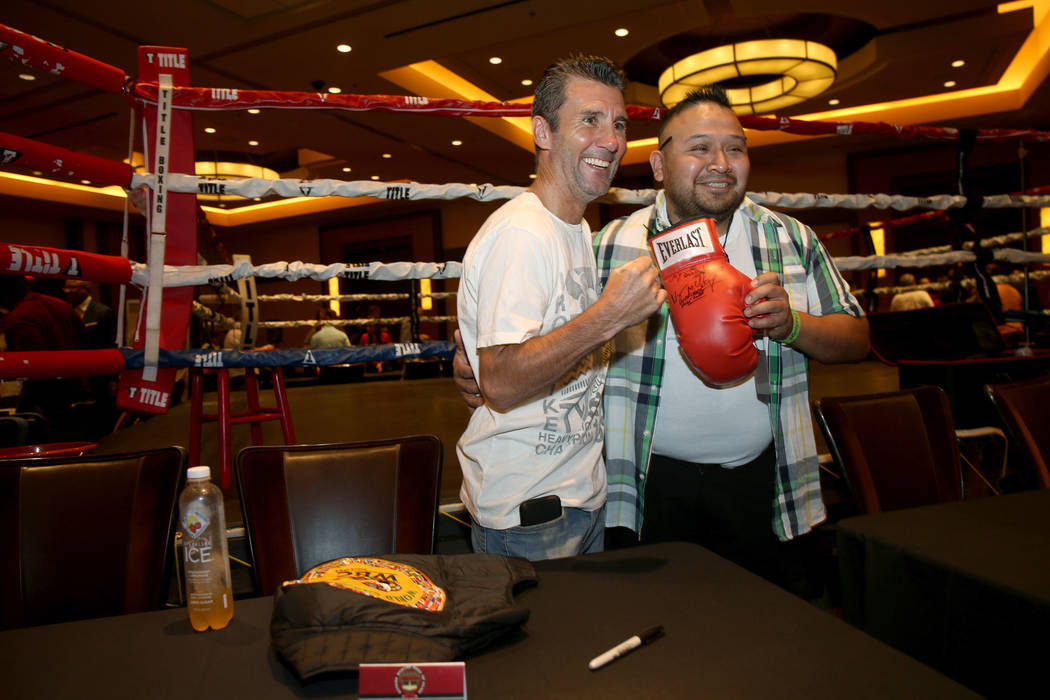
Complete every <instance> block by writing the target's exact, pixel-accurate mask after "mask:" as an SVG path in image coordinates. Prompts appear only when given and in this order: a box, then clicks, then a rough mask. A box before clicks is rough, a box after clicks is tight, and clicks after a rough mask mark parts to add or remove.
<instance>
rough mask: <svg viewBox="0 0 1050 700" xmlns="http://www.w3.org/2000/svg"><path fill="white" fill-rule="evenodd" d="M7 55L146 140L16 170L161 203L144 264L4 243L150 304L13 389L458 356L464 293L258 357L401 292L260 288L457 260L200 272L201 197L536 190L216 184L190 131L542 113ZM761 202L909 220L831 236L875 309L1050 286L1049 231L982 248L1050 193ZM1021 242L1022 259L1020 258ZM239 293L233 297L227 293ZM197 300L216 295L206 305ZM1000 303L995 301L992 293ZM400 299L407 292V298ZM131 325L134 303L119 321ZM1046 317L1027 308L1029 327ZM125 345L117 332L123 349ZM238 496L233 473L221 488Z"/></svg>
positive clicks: (38, 158) (50, 153)
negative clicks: (925, 298) (429, 308)
mask: <svg viewBox="0 0 1050 700" xmlns="http://www.w3.org/2000/svg"><path fill="white" fill-rule="evenodd" d="M0 56H3V57H5V58H7V59H9V60H12V61H16V62H17V63H19V64H22V65H26V66H29V67H33V68H36V69H38V70H42V71H47V72H50V73H53V74H56V75H61V76H63V77H65V78H68V79H70V80H75V81H79V82H82V83H84V84H87V85H90V86H93V87H96V88H99V89H102V90H104V91H106V92H110V93H113V94H117V95H121V96H122V97H123V99H124V100H125V101H126V102H127V103H128V105H129V106H130V108H131V110H132V111H133V112H134V114H135V116H136V118H137V119H133V120H132V125H133V127H132V135H131V137H129V160H128V162H127V163H124V162H117V161H112V160H108V159H105V158H99V157H95V156H90V155H86V154H82V153H77V152H74V151H71V150H68V149H62V148H58V147H55V146H52V145H49V144H46V143H43V142H40V141H36V140H32V139H27V138H23V137H20V136H17V135H13V134H6V133H0V148H2V151H3V166H4V168H30V169H33V170H38V171H40V172H41V173H43V174H44V175H45V176H52V177H56V178H74V179H85V180H90V181H91V182H92V183H94V184H95V185H98V186H107V185H117V186H119V187H121V188H123V189H124V190H125V192H126V193H127V194H128V199H130V197H131V195H132V194H133V193H136V192H140V191H145V192H146V193H147V199H146V201H147V205H146V207H145V208H146V211H145V214H146V220H147V232H148V233H147V239H148V240H147V241H146V244H147V246H146V250H147V259H146V260H144V261H133V260H131V259H129V257H128V255H127V250H128V244H127V243H128V242H127V229H128V226H127V221H128V217H129V207H128V206H125V225H124V228H125V236H124V243H123V245H122V250H121V255H119V256H113V255H102V254H98V253H91V252H86V251H77V250H63V249H57V248H49V247H43V246H34V245H24V244H20V243H0V270H2V271H3V272H4V273H5V274H25V275H34V276H40V277H53V278H80V279H85V280H91V281H95V282H101V283H110V284H117V285H121V301H122V302H123V300H124V289H125V288H127V287H129V286H130V287H131V288H134V289H137V290H139V292H140V293H141V295H142V303H141V309H142V312H141V313H139V314H138V317H137V319H136V320H135V329H134V333H133V334H132V338H133V341H132V342H131V343H130V344H129V345H128V346H126V347H118V348H114V349H106V350H81V351H37V352H4V353H0V379H42V378H55V377H71V376H91V375H102V374H119V376H120V385H119V390H118V396H117V405H118V407H119V408H121V409H123V410H125V411H130V412H140V413H144V414H159V413H164V412H165V411H166V410H167V409H168V407H169V406H170V404H171V398H172V397H171V392H172V386H173V383H174V378H175V372H176V371H177V370H178V369H180V368H191V369H198V370H205V369H207V370H229V369H244V368H249V369H252V368H280V367H322V366H331V365H342V364H348V363H361V362H391V361H395V360H416V359H428V358H443V359H448V358H450V357H451V356H452V354H453V352H454V349H455V346H454V343H452V342H451V341H449V340H420V339H419V337H418V323H419V321H420V320H421V319H420V318H419V317H418V316H417V314H416V311H415V309H416V306H417V304H416V303H415V302H416V301H417V300H418V299H421V298H423V297H426V296H429V297H431V298H433V299H443V298H450V297H453V296H454V293H432V294H426V293H424V292H422V291H420V290H419V289H418V287H413V291H412V292H411V294H409V295H407V298H410V299H411V300H412V301H413V303H412V307H413V312H412V315H411V316H410V317H408V318H407V319H406V318H405V317H393V318H359V319H341V320H334V321H331V322H330V323H331V325H336V326H349V325H357V326H360V325H365V324H369V323H379V324H393V323H400V322H404V321H406V320H407V321H409V322H410V324H411V327H412V338H411V339H410V341H409V342H399V343H387V344H382V345H369V346H363V347H361V346H358V347H349V348H340V349H312V350H311V349H284V350H252V351H247V350H249V349H250V348H251V346H252V345H253V344H254V338H255V333H256V331H257V330H258V329H259V328H288V327H295V326H304V325H314V324H315V323H316V320H314V319H308V320H295V319H288V320H271V321H261V320H260V317H259V307H260V305H261V304H264V303H267V302H271V301H302V302H310V303H313V302H328V301H339V300H343V301H351V300H353V301H361V300H383V299H385V298H389V297H390V296H391V295H367V294H366V295H338V294H327V295H326V294H319V295H312V294H297V295H268V296H267V295H263V296H260V295H257V294H256V292H255V286H254V280H255V279H283V280H288V281H295V280H303V279H309V280H314V281H318V282H325V281H327V280H331V279H336V278H343V279H354V280H372V281H405V280H409V281H413V283H414V284H415V283H417V282H418V281H419V280H430V279H433V280H451V279H457V278H458V277H459V275H460V271H461V266H460V263H459V262H456V261H444V262H394V263H381V262H374V263H371V264H368V265H357V264H344V263H337V264H329V265H323V264H318V263H310V262H304V261H292V262H287V261H278V262H265V263H262V264H254V263H253V262H252V261H251V260H250V259H248V258H247V257H245V256H242V257H240V258H238V259H235V260H234V261H233V262H232V263H231V264H220V265H207V264H199V263H200V260H199V258H198V252H197V251H198V245H199V241H198V240H197V237H198V228H197V203H196V197H197V195H198V194H217V193H218V194H227V195H235V196H240V197H247V198H260V197H268V196H277V197H368V198H373V199H377V200H388V201H418V200H424V199H445V200H448V199H456V198H467V199H471V200H474V201H478V202H493V201H499V200H506V199H510V198H512V197H514V196H516V195H517V194H519V193H520V192H522V191H523V190H524V189H525V188H523V187H517V186H497V185H489V184H482V185H473V184H457V183H446V184H422V183H416V182H389V183H387V182H372V181H339V180H330V179H323V180H301V179H286V178H278V179H273V180H267V179H260V178H245V179H236V180H232V179H218V178H214V177H206V176H197V175H191V174H189V173H192V172H193V170H194V167H193V136H192V119H193V114H194V112H196V111H214V110H247V109H274V110H282V109H286V110H299V109H313V110H347V111H386V112H402V113H410V114H416V115H418V116H419V118H425V117H426V116H428V115H442V116H475V117H477V116H481V117H508V116H528V115H529V113H530V110H531V106H530V105H529V104H521V103H508V102H468V101H463V100H453V99H432V98H427V97H415V96H389V95H348V94H337V95H333V94H321V93H305V92H279V91H270V90H243V89H233V88H222V87H198V86H191V85H189V80H188V70H189V65H190V57H189V55H188V52H187V50H186V49H183V48H177V47H157V46H143V47H140V48H139V52H138V66H137V68H138V78H136V79H132V78H130V77H129V76H128V75H127V74H126V72H125V71H124V70H123V69H121V68H118V67H115V66H111V65H107V64H104V63H101V62H99V61H96V60H94V59H92V58H90V57H89V56H86V55H84V54H80V53H76V52H74V51H70V50H67V49H64V48H62V47H59V46H56V45H54V44H52V43H50V42H47V41H44V40H42V39H38V38H36V37H33V36H30V35H28V34H25V33H23V32H20V31H18V30H16V29H13V28H11V27H6V26H4V25H0ZM663 111H664V110H662V109H661V108H655V107H645V106H637V105H631V106H628V108H627V113H628V117H629V118H630V119H634V120H658V119H660V118H661V116H662V114H663ZM136 121H140V122H141V124H142V127H141V137H142V140H143V151H144V153H145V154H146V167H147V171H146V172H135V171H134V169H133V168H132V167H131V165H129V163H130V162H131V158H130V156H131V151H132V150H133V149H132V144H133V141H134V139H133V137H134V133H135V128H134V124H135V123H136ZM740 121H741V123H742V124H743V126H744V127H745V128H747V129H757V130H779V131H785V132H788V133H792V134H801V135H823V136H829V137H832V138H848V137H850V136H856V135H870V134H875V135H892V136H895V137H898V138H908V139H925V140H928V141H935V142H951V143H959V142H961V141H966V142H968V147H969V148H972V147H973V146H974V145H977V144H981V143H984V142H992V141H1004V140H1008V141H1016V142H1018V143H1020V144H1024V143H1034V142H1048V141H1050V133H1048V132H1039V131H1032V130H1016V131H1015V130H1001V129H991V130H977V131H974V132H967V133H962V132H960V131H959V130H957V129H953V128H945V127H934V126H899V125H893V124H885V123H869V122H811V121H802V120H797V119H791V118H786V117H780V118H778V117H755V116H741V117H740ZM655 195H656V191H655V190H652V189H643V190H626V189H621V188H613V189H612V190H610V192H609V193H608V195H606V196H605V197H603V198H602V199H601V200H599V201H601V202H605V203H613V204H620V205H633V206H642V205H646V204H649V203H651V202H652V201H653V200H654V198H655ZM749 196H751V198H752V199H754V200H755V201H757V202H759V203H761V204H765V205H767V206H769V207H773V208H777V209H815V208H842V209H854V210H859V209H877V210H884V211H886V212H888V214H887V215H888V216H891V217H895V218H890V219H888V220H886V221H883V222H881V223H880V224H879V225H878V227H876V226H874V225H871V224H869V225H864V226H861V227H857V228H853V229H848V230H843V231H838V232H833V233H827V234H823V235H821V236H820V237H821V238H822V239H827V240H831V239H834V238H841V237H847V236H848V237H853V238H855V239H857V240H858V241H859V243H855V244H853V246H854V247H857V248H861V249H866V250H868V251H870V254H869V255H864V256H846V257H836V258H835V262H836V264H837V265H838V266H839V269H840V270H842V271H843V272H844V273H847V274H849V273H855V274H856V276H855V277H854V278H853V279H854V280H860V281H861V283H860V284H856V285H854V286H855V289H856V292H857V293H858V297H863V298H865V299H866V300H867V304H868V306H869V309H872V308H876V307H877V305H878V298H879V297H881V296H883V295H890V294H896V293H899V292H901V291H909V290H914V289H925V290H930V291H938V290H942V289H944V288H945V287H946V286H947V285H946V283H942V282H929V283H924V284H921V285H918V286H916V287H906V288H905V287H899V286H898V287H892V286H890V287H887V286H879V285H878V284H877V283H876V279H877V275H876V271H877V270H887V269H900V268H908V269H916V270H921V269H923V268H933V267H943V266H965V267H966V269H967V270H968V271H969V274H968V275H967V276H966V277H965V278H963V279H959V280H956V281H955V282H954V283H955V284H958V285H961V286H963V287H965V288H974V289H976V291H977V293H978V295H979V297H980V298H981V299H982V300H984V301H991V302H992V303H993V304H994V303H996V302H995V299H996V298H997V297H995V296H994V295H992V293H991V292H990V291H989V288H990V287H991V288H994V284H990V281H991V282H998V281H1007V282H1010V281H1016V280H1017V279H1023V280H1024V281H1026V282H1027V281H1028V280H1031V279H1042V278H1043V277H1045V276H1047V275H1048V274H1050V272H1047V271H1044V270H1036V271H1031V270H1029V266H1031V265H1038V264H1043V263H1050V255H1047V254H1043V253H1037V252H1032V251H1029V250H1027V248H1028V241H1030V240H1031V239H1033V238H1036V237H1039V236H1043V235H1047V234H1050V228H1035V229H1032V230H1024V231H1018V232H1016V233H1011V234H1008V235H1004V236H998V237H994V238H991V237H982V236H981V235H980V233H979V231H977V230H976V227H975V226H974V225H973V215H974V212H975V211H978V210H981V209H992V208H1010V209H1018V208H1036V207H1050V186H1041V187H1035V188H1030V189H1027V190H1026V191H1024V192H1016V193H1009V194H1000V195H993V196H984V197H975V196H973V195H972V194H968V193H965V192H960V193H955V194H944V195H937V196H931V197H907V196H899V195H886V194H822V193H816V194H807V193H795V194H790V193H776V192H752V193H749ZM913 210H924V211H922V213H919V214H911V215H907V216H903V215H901V216H898V213H899V212H910V211H913ZM930 223H934V224H937V225H946V226H950V227H951V228H952V230H953V231H954V232H955V235H954V236H953V243H952V244H949V245H944V246H937V247H931V248H925V249H917V250H910V251H904V252H899V253H886V252H884V251H881V250H879V246H878V245H877V244H876V242H875V239H874V237H873V232H874V231H875V230H876V228H880V229H886V228H894V229H897V230H906V229H908V228H909V227H921V226H924V225H929V224H930ZM1017 243H1020V247H1013V246H1014V245H1016V244H1017ZM992 261H998V262H1002V263H1008V264H1011V265H1023V266H1024V267H1025V270H1024V272H1023V273H1016V274H1014V275H1012V276H1007V277H999V278H996V279H991V277H990V276H989V275H987V274H985V272H984V268H985V267H986V266H987V264H988V263H989V262H992ZM233 284H236V286H237V290H236V291H234V290H233V289H232V288H231V287H230V286H229V285H233ZM197 288H207V289H206V291H205V292H204V293H202V294H196V293H195V290H196V289H197ZM989 295H992V296H989ZM393 296H397V298H399V299H404V298H406V295H400V296H398V295H393ZM231 300H232V301H233V302H234V303H236V304H238V305H239V306H240V309H241V315H240V318H239V319H235V318H232V317H229V316H225V315H223V314H222V313H220V312H218V311H216V310H215V309H214V308H211V307H212V306H214V304H215V302H216V301H219V302H223V303H225V302H230V301H231ZM118 311H119V313H120V315H121V324H123V322H124V319H123V313H124V304H123V303H122V304H121V305H120V309H119V310H118ZM191 314H197V315H198V316H200V317H201V318H204V319H207V321H208V323H210V324H213V325H214V326H215V327H218V328H238V329H240V330H242V335H243V338H244V339H245V343H244V345H245V347H244V348H243V350H245V351H240V350H218V349H199V350H185V349H182V348H183V346H184V341H185V338H186V334H187V328H188V324H189V319H190V315H191ZM1035 315H1037V314H1034V312H1030V311H1027V312H1026V313H1025V314H1024V315H1023V317H1024V320H1026V321H1028V320H1031V319H1032V318H1033V317H1034V316H1035ZM425 320H426V321H427V322H437V323H450V322H454V321H455V317H454V316H427V317H425ZM123 338H124V333H123V331H122V330H120V331H118V338H117V339H118V343H120V341H121V340H122V339H123ZM223 484H224V486H228V485H229V481H228V473H227V474H225V475H224V478H223Z"/></svg>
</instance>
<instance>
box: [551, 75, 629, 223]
mask: <svg viewBox="0 0 1050 700" xmlns="http://www.w3.org/2000/svg"><path fill="white" fill-rule="evenodd" d="M551 138H552V143H551V149H550V152H551V169H552V171H553V175H554V177H555V179H556V180H557V182H558V184H559V186H561V187H564V188H566V189H567V190H568V191H569V193H570V194H571V195H572V196H573V197H574V198H575V199H576V200H578V201H579V202H580V203H582V204H587V203H588V202H591V201H593V200H595V199H597V198H598V197H601V196H602V195H603V194H605V193H606V192H608V191H609V187H610V186H611V185H612V181H613V178H614V177H615V176H616V168H617V167H618V166H619V164H620V158H622V157H623V154H624V151H626V150H627V112H626V110H625V108H624V104H623V94H622V93H621V92H620V91H619V90H617V89H616V88H615V87H610V86H608V85H603V84H602V83H599V82H596V81H593V80H583V79H578V78H577V79H573V80H571V81H570V82H569V84H568V86H567V87H566V90H565V102H563V103H562V105H561V108H560V109H559V110H558V128H557V130H556V131H554V132H553V133H552V134H551Z"/></svg>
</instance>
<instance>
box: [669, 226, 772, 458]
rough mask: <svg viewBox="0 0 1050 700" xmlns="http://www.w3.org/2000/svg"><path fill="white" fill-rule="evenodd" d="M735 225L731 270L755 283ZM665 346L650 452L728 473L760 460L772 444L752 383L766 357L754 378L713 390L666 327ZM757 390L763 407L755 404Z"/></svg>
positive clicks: (728, 248) (725, 244)
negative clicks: (716, 466) (720, 467)
mask: <svg viewBox="0 0 1050 700" xmlns="http://www.w3.org/2000/svg"><path fill="white" fill-rule="evenodd" d="M739 219H740V212H739V211H738V212H737V213H736V214H735V215H734V216H733V221H732V223H731V224H730V227H729V234H728V236H727V240H725V241H722V248H723V249H724V250H725V252H726V254H727V255H728V256H729V264H730V265H732V266H733V267H735V268H736V269H737V270H740V272H742V273H744V274H745V275H747V276H748V277H749V278H751V279H754V277H755V274H756V272H755V261H754V258H753V257H752V254H751V242H750V241H749V240H748V237H747V231H746V229H745V227H744V225H743V223H742V222H740V220H739ZM664 343H665V346H664V374H663V382H662V383H661V385H660V406H659V408H658V409H657V411H656V425H655V426H654V428H653V452H654V453H655V454H659V455H663V456H665V457H671V458H673V459H681V460H684V461H687V462H701V463H705V464H721V465H724V466H726V467H736V466H740V465H741V464H746V463H748V462H750V461H751V460H752V459H754V458H755V457H758V456H759V455H760V454H762V451H763V450H764V449H766V447H767V446H768V445H769V443H770V441H771V440H772V439H773V429H772V427H771V425H770V421H769V405H768V389H767V388H766V386H765V385H766V384H768V381H767V380H765V379H762V380H761V381H759V380H758V379H756V374H759V375H762V376H764V372H765V366H764V356H763V357H760V358H759V363H758V369H757V370H756V372H755V373H753V374H752V375H751V376H750V377H748V378H747V379H746V380H744V381H742V382H741V383H739V384H735V385H733V386H729V387H723V388H716V387H712V386H708V385H707V384H704V382H703V380H701V379H700V377H699V376H698V375H697V374H696V372H694V371H693V368H692V367H691V366H690V365H689V364H688V363H687V362H686V360H685V358H683V357H682V353H681V351H680V350H679V346H678V337H677V336H676V335H675V330H674V324H673V323H671V322H670V321H668V323H667V331H666V333H665V335H664ZM765 343H768V340H766V339H762V340H761V341H759V342H758V347H759V350H760V351H761V350H764V345H765ZM760 384H761V385H763V386H762V387H761V388H762V390H763V394H765V395H766V402H763V401H762V400H761V399H760V398H759V395H758V391H759V386H760Z"/></svg>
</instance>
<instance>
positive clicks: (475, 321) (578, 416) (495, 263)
mask: <svg viewBox="0 0 1050 700" xmlns="http://www.w3.org/2000/svg"><path fill="white" fill-rule="evenodd" d="M597 290H598V275H597V270H596V267H595V263H594V253H593V251H592V248H591V234H590V229H589V227H588V226H587V223H586V222H585V221H584V222H582V223H580V224H575V225H573V224H568V223H566V222H564V221H562V220H560V219H559V218H558V217H556V216H554V215H553V214H552V213H550V212H549V211H547V209H546V208H544V206H543V204H542V203H541V202H540V200H539V198H538V197H537V196H536V195H534V194H533V193H531V192H525V193H524V194H521V195H519V196H517V197H515V198H514V199H512V200H511V201H509V202H507V203H506V204H504V205H503V206H502V207H500V208H499V209H497V210H496V211H495V212H494V213H493V214H492V216H490V217H489V218H488V220H487V221H486V222H485V224H484V225H483V226H482V227H481V230H480V231H478V233H477V235H476V236H474V239H473V240H472V241H471V243H470V246H469V247H468V248H467V252H466V254H465V255H464V256H463V272H462V275H461V277H460V284H459V296H458V314H459V329H460V333H461V334H462V335H463V344H464V346H465V347H466V351H467V356H468V357H469V358H470V363H471V367H473V368H474V371H475V373H476V374H477V379H478V382H479V383H480V384H481V386H482V387H484V386H485V376H484V374H483V373H482V372H481V371H480V365H479V363H478V353H477V349H478V348H479V347H482V348H483V347H489V346H493V345H509V344H516V343H523V342H525V341H526V340H528V339H529V338H533V337H535V336H540V335H545V334H547V333H549V332H551V331H552V330H554V329H555V328H558V327H559V326H561V325H563V324H564V323H566V322H567V321H569V320H570V319H573V318H575V317H576V316H578V315H579V314H580V313H582V312H583V311H584V309H586V308H587V307H589V306H590V305H591V304H593V303H594V302H595V301H596V300H597V298H598V291H597ZM609 352H610V347H609V345H608V344H606V345H605V346H603V347H602V348H601V349H599V350H596V351H595V352H593V353H591V354H590V355H589V356H587V357H586V358H584V359H583V360H582V361H581V362H580V363H579V364H578V365H577V366H576V367H575V368H574V369H573V370H572V371H570V372H569V373H568V374H566V375H565V376H564V377H562V378H561V379H560V380H559V381H558V382H557V383H556V384H555V385H554V386H553V387H551V388H550V390H549V391H546V392H543V391H541V392H540V393H539V394H537V395H536V396H535V397H533V398H532V399H528V400H526V401H524V402H523V403H521V404H519V405H517V406H514V407H513V408H511V409H509V410H507V411H496V410H494V409H492V408H490V407H489V406H488V405H487V404H486V405H484V406H482V407H481V408H478V409H477V410H475V411H474V413H473V414H472V415H471V418H470V423H469V424H468V425H467V429H466V431H465V432H464V433H463V435H462V436H461V437H460V439H459V443H458V444H457V445H456V452H457V454H458V455H459V462H460V467H461V469H462V472H463V487H462V489H461V490H460V498H462V500H463V503H464V505H466V507H467V510H469V511H470V513H471V515H472V516H473V517H474V518H475V520H477V521H478V522H479V523H481V524H482V525H483V526H485V527H488V528H494V529H499V530H503V529H506V528H509V527H515V526H517V525H519V524H520V521H519V517H518V505H520V504H521V502H522V501H526V500H528V499H530V498H536V497H539V496H546V495H549V494H557V495H558V496H560V497H561V501H562V505H564V506H566V507H572V508H582V509H584V510H596V509H597V508H600V507H601V506H602V504H603V503H604V502H605V497H606V478H605V463H604V461H603V459H602V441H603V438H604V426H603V412H602V391H603V390H604V388H605V373H606V369H607V366H608V355H609Z"/></svg>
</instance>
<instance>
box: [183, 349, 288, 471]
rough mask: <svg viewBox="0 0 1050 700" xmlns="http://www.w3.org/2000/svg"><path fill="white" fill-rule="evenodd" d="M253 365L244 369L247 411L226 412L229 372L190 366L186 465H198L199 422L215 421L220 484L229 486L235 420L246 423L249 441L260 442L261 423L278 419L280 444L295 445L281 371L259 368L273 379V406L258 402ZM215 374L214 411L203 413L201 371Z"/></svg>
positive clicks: (257, 386)
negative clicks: (279, 422) (215, 404)
mask: <svg viewBox="0 0 1050 700" xmlns="http://www.w3.org/2000/svg"><path fill="white" fill-rule="evenodd" d="M256 369H257V368H255V367H246V368H245V370H244V389H245V391H246V392H247V398H248V410H247V411H242V412H240V413H231V412H230V373H229V371H228V370H226V369H207V370H206V369H201V368H198V367H194V368H191V369H190V401H191V404H190V450H189V451H190V454H189V464H190V466H196V465H198V464H200V456H201V425H202V424H203V423H204V422H205V421H217V422H218V424H219V474H220V485H221V486H222V488H224V489H228V488H230V474H231V473H232V471H233V467H232V465H233V446H232V442H231V440H230V426H231V425H234V424H236V423H248V424H249V425H250V426H251V430H252V444H253V445H261V444H263V434H262V426H261V425H259V424H260V423H262V422H263V421H267V420H279V421H281V431H282V432H283V433H284V444H286V445H294V444H295V430H294V429H293V428H292V414H291V412H290V411H289V410H288V393H287V392H286V391H285V389H284V373H283V372H282V371H281V368H280V367H261V368H258V369H265V370H268V371H269V372H270V377H271V380H272V382H273V394H274V397H275V398H276V400H277V406H276V407H275V408H269V407H263V406H260V405H259V378H258V376H257V375H256ZM205 372H209V373H212V372H213V373H215V377H216V384H217V390H218V412H217V413H204V410H203V407H202V406H203V399H204V373H205Z"/></svg>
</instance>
